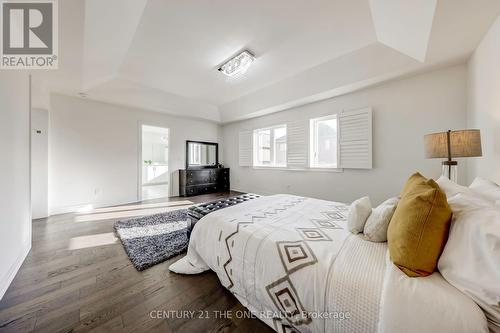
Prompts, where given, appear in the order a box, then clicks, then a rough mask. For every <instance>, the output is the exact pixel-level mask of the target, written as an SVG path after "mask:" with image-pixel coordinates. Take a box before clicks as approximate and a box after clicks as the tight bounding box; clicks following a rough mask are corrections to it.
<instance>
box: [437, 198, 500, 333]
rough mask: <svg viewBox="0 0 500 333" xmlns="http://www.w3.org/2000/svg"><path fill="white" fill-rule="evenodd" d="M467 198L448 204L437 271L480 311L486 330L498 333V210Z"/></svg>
mask: <svg viewBox="0 0 500 333" xmlns="http://www.w3.org/2000/svg"><path fill="white" fill-rule="evenodd" d="M471 198H472V197H467V196H465V195H457V196H456V197H454V198H452V199H451V200H450V201H449V203H450V206H451V208H452V210H453V222H452V224H451V228H450V236H449V239H448V243H447V244H446V247H445V248H444V251H443V254H442V255H441V258H440V259H439V264H438V268H439V271H440V272H441V274H442V275H443V277H444V278H445V279H446V280H447V281H448V282H449V283H450V284H452V285H453V286H454V287H456V288H457V289H459V290H461V291H462V292H463V293H465V294H467V295H468V296H470V297H471V298H472V299H474V301H475V302H476V303H477V304H478V305H479V306H480V307H481V308H482V309H483V311H484V312H485V314H486V317H487V319H488V322H489V326H490V330H491V331H493V332H500V211H499V210H498V208H494V207H493V206H490V207H487V206H484V205H481V204H478V202H473V201H472V200H470V199H471Z"/></svg>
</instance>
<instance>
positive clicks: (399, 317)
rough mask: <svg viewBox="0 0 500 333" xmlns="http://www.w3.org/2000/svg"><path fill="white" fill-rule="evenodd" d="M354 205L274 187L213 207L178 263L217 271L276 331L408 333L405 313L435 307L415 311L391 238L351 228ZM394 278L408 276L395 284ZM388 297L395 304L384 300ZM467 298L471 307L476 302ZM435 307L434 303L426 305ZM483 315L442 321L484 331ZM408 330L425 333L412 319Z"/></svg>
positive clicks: (188, 269)
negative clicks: (379, 239)
mask: <svg viewBox="0 0 500 333" xmlns="http://www.w3.org/2000/svg"><path fill="white" fill-rule="evenodd" d="M347 209H348V207H347V206H346V205H344V204H341V203H335V202H330V201H323V200H317V199H311V198H303V197H297V196H291V195H274V196H268V197H262V198H259V199H255V200H251V201H248V202H245V203H242V204H239V205H236V206H233V207H229V208H225V209H222V210H219V211H216V212H213V213H210V214H208V215H207V216H205V217H204V218H202V219H201V220H200V221H199V222H198V223H197V224H196V226H195V228H194V230H193V233H192V235H191V240H190V243H189V248H188V253H187V255H186V256H185V257H184V258H182V259H181V260H179V261H177V262H176V263H174V264H173V265H172V266H170V270H172V271H174V272H177V273H183V274H197V273H200V272H203V271H205V270H208V269H211V270H213V271H214V272H216V273H217V275H218V277H219V279H220V281H221V283H222V285H224V287H226V288H227V289H228V290H230V291H231V292H232V293H233V294H234V295H235V296H236V297H237V298H238V300H239V301H240V302H241V303H242V304H243V305H244V306H246V307H247V308H248V309H249V310H250V311H252V313H253V314H254V315H255V316H257V317H258V318H260V319H261V320H263V321H264V322H265V323H267V324H268V325H269V326H271V327H272V328H273V329H275V330H276V331H277V332H295V331H299V332H377V331H381V332H396V330H393V328H397V332H401V328H402V327H403V326H404V325H405V320H406V318H405V316H412V318H413V320H414V321H415V320H418V318H419V316H425V315H426V314H427V313H426V312H421V313H418V311H417V312H416V313H411V312H412V310H413V309H415V308H414V307H412V306H411V304H409V303H411V300H409V299H408V298H407V297H406V296H405V291H404V290H405V288H410V289H409V291H411V288H412V286H411V285H410V286H409V285H408V284H404V283H402V284H401V283H400V282H398V281H399V280H398V278H397V277H394V275H391V274H388V272H390V271H391V270H388V267H390V266H388V265H386V259H385V258H386V253H387V245H386V243H372V242H368V241H365V240H363V239H362V236H358V235H353V234H351V233H349V232H348V231H347V228H346V217H347V216H346V215H347ZM389 264H391V263H390V262H389ZM389 276H390V277H391V280H390V281H388V280H387V279H388V277H389ZM388 283H389V284H392V283H396V284H398V283H399V284H401V285H400V286H399V289H396V292H393V291H394V290H393V289H392V288H389V286H388ZM431 284H432V283H431ZM422 288H423V289H422V290H424V291H425V289H426V287H425V286H424V287H422ZM430 290H432V288H431V289H430ZM453 292H457V293H459V296H460V297H461V296H463V295H462V294H460V292H458V290H456V289H455V290H452V292H451V293H448V294H447V295H448V296H449V300H450V301H453V297H455V296H456V295H454V294H453ZM424 293H425V292H424ZM428 296H429V297H432V295H430V294H428ZM385 298H387V299H390V302H392V304H391V307H387V308H385V307H386V304H385V300H384V299H385ZM460 301H461V302H460V305H462V304H466V305H464V306H463V307H462V308H461V311H463V312H464V314H465V315H468V313H467V311H469V310H470V306H471V305H470V304H468V305H467V299H466V300H465V301H464V300H463V299H462V298H460ZM470 302H471V303H472V308H473V310H477V309H476V308H477V306H476V305H475V303H473V302H472V301H470ZM432 306H433V305H432V302H429V305H428V306H427V308H426V310H427V311H429V309H431V308H432ZM440 306H442V304H440ZM384 308H385V309H384ZM455 308H457V307H455ZM455 308H454V309H455ZM417 310H418V308H417ZM438 310H439V308H436V311H438ZM461 311H458V314H461ZM382 316H385V317H387V318H391V319H390V322H388V321H387V320H384V319H383V318H381V317H382ZM476 317H477V316H476ZM476 317H473V320H472V322H469V323H468V325H466V326H464V325H463V323H458V324H456V325H455V324H453V323H450V324H446V321H447V319H448V318H447V317H446V316H443V317H441V318H440V320H442V321H444V322H445V324H443V325H441V326H439V327H440V328H443V327H448V328H449V330H447V329H445V330H444V331H445V332H446V331H449V332H469V330H466V329H468V328H470V327H471V325H472V327H478V329H477V330H476V331H482V329H483V327H484V326H483V324H484V323H482V322H481V320H479V321H477V320H478V319H477V318H476ZM416 318H417V319H416ZM451 318H454V317H451ZM422 320H426V318H423V317H422ZM475 321H477V322H475ZM475 324H476V325H475ZM430 327H432V324H431V326H430ZM405 331H406V332H421V331H420V330H416V329H415V330H414V329H412V327H408V326H407V327H406V329H405ZM441 332H443V330H441Z"/></svg>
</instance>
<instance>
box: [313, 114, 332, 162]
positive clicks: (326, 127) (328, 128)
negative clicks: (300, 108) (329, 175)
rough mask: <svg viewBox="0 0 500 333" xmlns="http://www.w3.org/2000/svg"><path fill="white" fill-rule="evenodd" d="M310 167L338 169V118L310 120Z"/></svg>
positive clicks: (328, 117)
mask: <svg viewBox="0 0 500 333" xmlns="http://www.w3.org/2000/svg"><path fill="white" fill-rule="evenodd" d="M310 133H311V140H310V146H311V149H310V159H309V161H310V167H311V168H336V167H337V151H338V150H337V116H336V115H332V116H327V117H322V118H316V119H311V120H310Z"/></svg>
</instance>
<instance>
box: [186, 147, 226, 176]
mask: <svg viewBox="0 0 500 333" xmlns="http://www.w3.org/2000/svg"><path fill="white" fill-rule="evenodd" d="M190 143H200V144H204V145H209V146H215V165H203V166H189V144H190ZM218 167H219V144H218V143H217V142H208V141H192V140H186V170H199V169H216V168H218Z"/></svg>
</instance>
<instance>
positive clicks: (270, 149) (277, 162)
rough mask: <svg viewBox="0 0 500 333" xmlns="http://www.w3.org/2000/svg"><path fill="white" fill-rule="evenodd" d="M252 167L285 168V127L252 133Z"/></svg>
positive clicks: (262, 129) (264, 129) (275, 127)
mask: <svg viewBox="0 0 500 333" xmlns="http://www.w3.org/2000/svg"><path fill="white" fill-rule="evenodd" d="M253 146H254V155H253V156H254V158H253V161H254V163H253V164H254V166H268V167H286V156H287V155H286V126H285V125H280V126H274V127H269V128H261V129H257V130H255V131H254V132H253Z"/></svg>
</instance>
